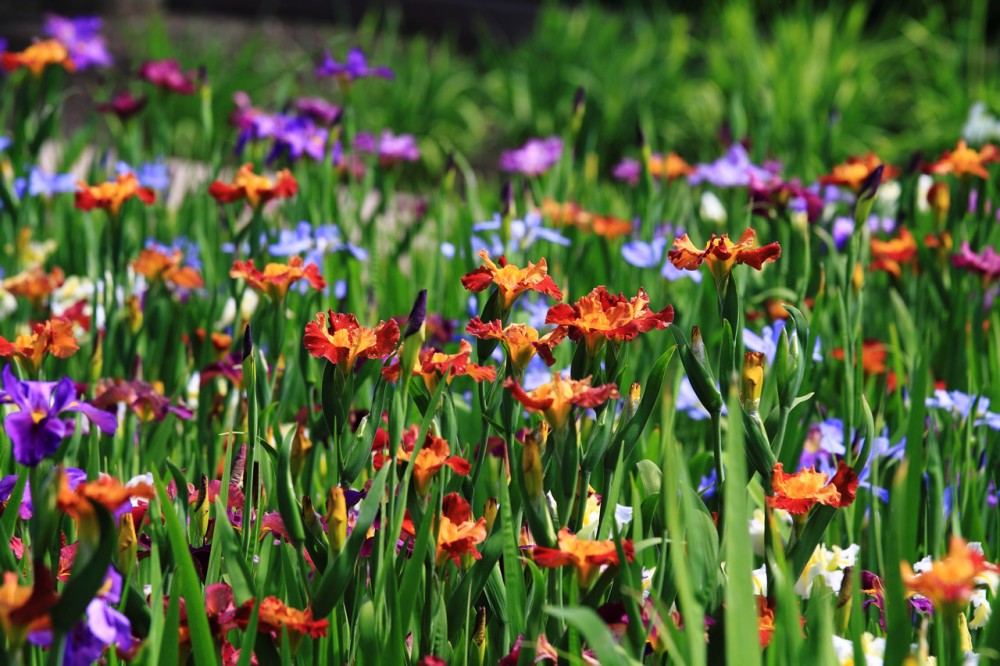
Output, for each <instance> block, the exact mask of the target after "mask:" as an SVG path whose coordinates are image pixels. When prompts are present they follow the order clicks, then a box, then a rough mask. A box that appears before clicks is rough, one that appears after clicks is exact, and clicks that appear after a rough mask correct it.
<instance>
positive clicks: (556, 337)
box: [466, 317, 566, 370]
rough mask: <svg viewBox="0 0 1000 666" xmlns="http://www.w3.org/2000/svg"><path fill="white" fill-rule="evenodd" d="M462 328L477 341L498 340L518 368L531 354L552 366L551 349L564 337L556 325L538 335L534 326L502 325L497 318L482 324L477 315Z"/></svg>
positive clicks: (529, 359) (525, 365)
mask: <svg viewBox="0 0 1000 666" xmlns="http://www.w3.org/2000/svg"><path fill="white" fill-rule="evenodd" d="M466 330H467V331H468V332H469V334H470V335H473V336H475V337H477V338H479V339H480V340H499V341H500V342H501V343H502V344H503V346H504V349H506V350H507V356H508V358H509V359H510V362H511V364H512V365H514V366H515V367H517V368H519V369H521V370H524V368H525V367H527V365H528V362H529V361H531V358H532V357H533V356H534V355H535V353H537V354H538V355H539V356H541V358H542V360H543V361H545V364H546V365H549V366H551V365H553V364H554V363H555V362H556V360H555V358H554V357H553V356H552V350H553V349H554V348H555V347H556V346H557V345H558V344H559V343H560V342H562V341H563V339H564V338H565V337H566V332H565V330H563V329H559V328H556V329H555V330H552V331H549V332H548V333H546V334H545V335H539V334H538V330H537V329H535V328H533V327H531V326H528V325H527V324H511V325H509V326H508V327H507V328H503V323H502V322H501V321H500V320H499V319H496V320H494V321H491V322H489V323H486V322H484V321H482V320H481V319H480V318H479V317H473V318H472V320H471V321H470V322H469V325H468V326H467V327H466Z"/></svg>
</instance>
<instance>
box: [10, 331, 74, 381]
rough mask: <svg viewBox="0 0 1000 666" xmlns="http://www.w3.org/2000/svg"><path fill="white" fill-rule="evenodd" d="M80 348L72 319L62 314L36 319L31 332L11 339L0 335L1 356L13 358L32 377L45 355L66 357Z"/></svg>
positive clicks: (36, 372) (35, 374) (36, 373)
mask: <svg viewBox="0 0 1000 666" xmlns="http://www.w3.org/2000/svg"><path fill="white" fill-rule="evenodd" d="M79 350H80V345H79V344H78V343H77V341H76V338H75V337H74V336H73V322H72V321H70V320H69V319H66V318H65V317H53V318H51V319H49V320H48V321H43V322H36V323H34V324H32V325H31V333H30V334H27V335H19V336H17V337H16V338H14V340H13V342H9V341H7V340H6V339H5V338H4V337H3V336H0V357H3V358H14V359H16V360H17V362H18V364H19V365H20V366H21V368H22V369H23V370H25V371H26V372H27V373H28V374H29V375H31V376H32V377H34V376H37V375H38V369H39V368H40V367H41V365H42V360H43V359H44V358H45V354H47V353H48V354H52V355H53V356H55V357H56V358H69V357H70V356H72V355H73V354H75V353H76V352H78V351H79Z"/></svg>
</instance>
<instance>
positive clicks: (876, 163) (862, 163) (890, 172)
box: [819, 153, 899, 192]
mask: <svg viewBox="0 0 1000 666" xmlns="http://www.w3.org/2000/svg"><path fill="white" fill-rule="evenodd" d="M880 166H882V167H883V170H882V180H881V182H883V183H884V182H886V181H888V180H892V179H893V178H895V177H897V176H898V175H899V169H896V168H894V167H892V166H889V165H888V164H884V163H883V162H882V160H880V159H879V158H878V156H876V155H875V153H867V154H866V155H864V156H863V157H848V158H847V161H846V162H844V163H843V164H838V165H837V166H835V167H833V170H832V171H831V172H830V174H829V175H827V176H821V177H820V179H819V182H820V183H821V184H823V185H842V186H844V187H849V188H850V189H851V190H853V191H855V192H857V191H858V190H860V189H861V186H862V185H863V184H864V182H865V180H867V179H868V177H869V176H871V174H872V173H873V172H874V171H875V170H876V169H877V168H878V167H880Z"/></svg>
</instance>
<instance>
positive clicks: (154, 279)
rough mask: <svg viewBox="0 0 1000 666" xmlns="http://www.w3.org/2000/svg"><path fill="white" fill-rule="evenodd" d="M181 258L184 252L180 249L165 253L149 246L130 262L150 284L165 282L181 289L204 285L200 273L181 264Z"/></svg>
mask: <svg viewBox="0 0 1000 666" xmlns="http://www.w3.org/2000/svg"><path fill="white" fill-rule="evenodd" d="M183 259H184V253H183V252H181V251H180V250H174V251H173V252H172V253H170V254H167V253H166V252H162V251H160V250H159V249H158V248H155V247H149V248H146V249H145V250H143V251H142V252H140V253H139V258H138V259H136V260H135V261H133V262H132V268H134V269H135V272H136V273H138V274H139V275H142V276H144V277H145V278H146V279H147V280H149V281H150V283H152V284H157V283H165V284H171V285H174V286H175V287H181V288H182V289H197V288H198V287H202V286H204V284H205V281H204V280H202V278H201V274H200V273H198V271H197V270H195V269H194V268H192V267H191V266H185V265H183V263H182V262H183Z"/></svg>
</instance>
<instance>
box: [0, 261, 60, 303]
mask: <svg viewBox="0 0 1000 666" xmlns="http://www.w3.org/2000/svg"><path fill="white" fill-rule="evenodd" d="M65 281H66V275H65V273H63V271H62V269H61V268H58V267H56V268H53V269H52V272H51V273H46V272H45V270H44V269H42V268H41V267H40V266H34V267H32V268H29V269H28V270H26V271H22V272H21V273H18V274H17V275H12V276H11V277H9V278H6V279H4V280H3V283H2V284H3V288H4V290H5V291H7V292H9V293H11V294H13V295H14V296H19V297H23V298H27V299H28V300H29V301H31V302H32V303H34V304H36V305H39V306H40V305H41V304H42V302H43V301H44V300H45V298H46V297H47V296H49V295H50V294H51V293H52V292H54V291H55V290H56V289H58V288H59V287H61V286H62V284H63V283H64V282H65Z"/></svg>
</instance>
